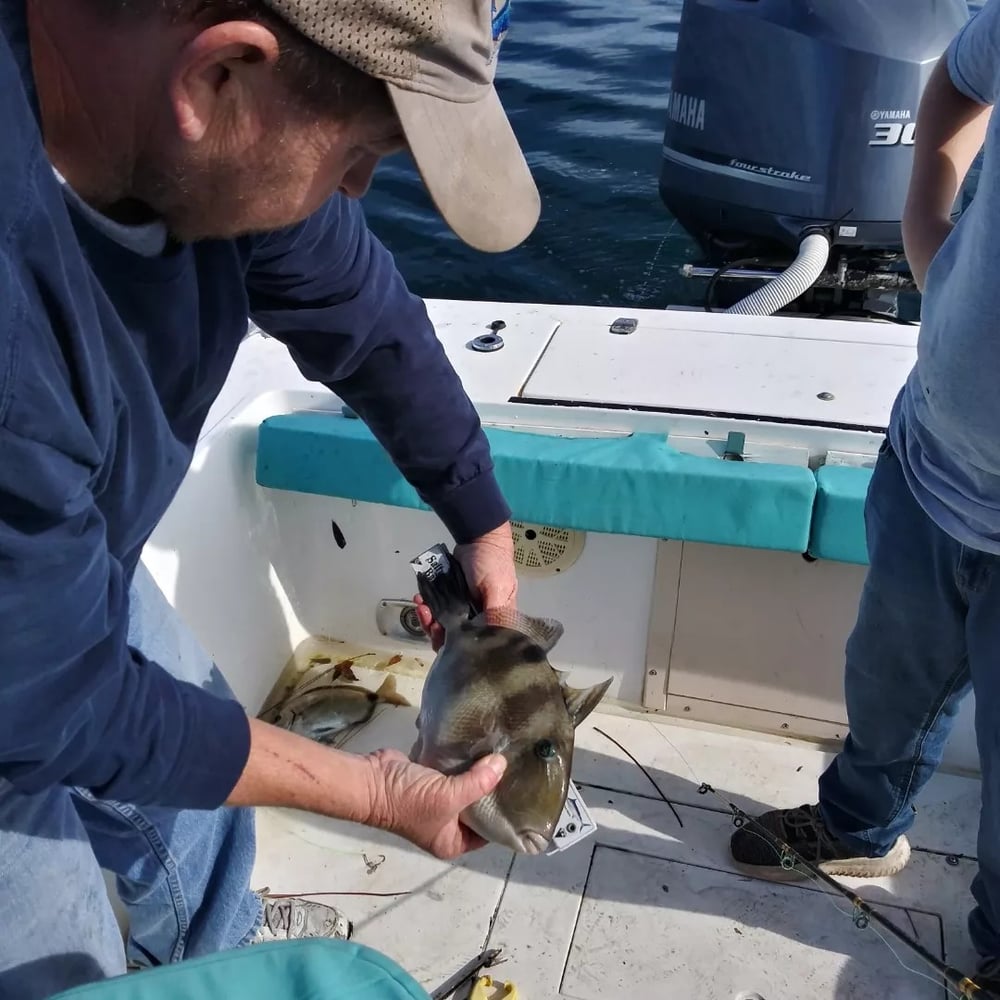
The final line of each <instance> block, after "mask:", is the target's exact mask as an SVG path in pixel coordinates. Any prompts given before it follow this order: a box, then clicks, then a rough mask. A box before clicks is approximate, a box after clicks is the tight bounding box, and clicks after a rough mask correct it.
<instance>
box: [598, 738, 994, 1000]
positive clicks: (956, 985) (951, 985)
mask: <svg viewBox="0 0 1000 1000" xmlns="http://www.w3.org/2000/svg"><path fill="white" fill-rule="evenodd" d="M592 728H593V730H594V732H595V733H599V734H600V735H601V736H603V737H604V738H605V739H606V740H608V741H609V742H611V743H613V744H614V745H615V746H616V747H618V749H619V750H621V751H622V753H624V754H625V755H626V756H627V757H628V758H629V759H630V760H631V761H632V762H633V763H635V764H636V765H637V766H638V767H639V769H640V770H641V771H642V773H643V774H644V775H645V776H646V778H647V779H648V781H649V783H650V784H651V785H652V786H653V788H655V789H656V793H657V795H659V796H660V798H661V799H662V800H663V802H664V803H666V804H668V805H670V803H669V800H668V799H667V796H666V795H665V794H664V792H663V789H661V788H660V786H659V785H658V784H657V783H656V781H654V780H653V777H652V775H651V774H650V773H649V771H647V770H646V768H645V767H643V765H642V764H640V763H639V761H638V760H636V758H635V757H634V756H633V755H632V754H631V753H630V752H629V751H628V750H627V749H626V748H625V747H624V746H622V745H621V743H619V742H618V740H616V739H615V738H614V737H613V736H610V735H609V734H608V733H606V732H604V731H603V730H602V729H598V728H597V727H596V726H594V727H592ZM657 731H658V732H659V733H660V735H661V736H662V737H663V739H664V740H666V742H667V743H668V744H669V745H670V747H671V748H672V749H673V751H674V752H675V753H676V754H677V756H678V757H680V759H681V760H682V761H683V762H684V766H685V767H686V768H687V769H688V772H689V773H690V776H691V778H692V779H693V781H694V783H695V784H696V785H697V786H698V793H699V794H700V795H707V794H709V793H710V794H712V795H714V796H715V797H716V798H717V799H718V800H719V801H720V802H721V803H722V804H723V805H724V806H725V807H726V809H727V811H728V812H730V813H732V816H733V825H734V826H736V827H737V828H746V829H747V830H748V832H750V833H752V834H753V835H754V836H756V837H759V838H760V839H761V840H763V841H764V842H765V843H766V844H768V846H769V847H771V848H772V850H774V851H775V852H776V853H777V854H778V857H779V858H780V859H781V867H782V868H783V869H784V870H785V871H792V870H796V871H798V872H799V873H801V874H802V875H803V876H804V877H805V878H806V879H807V880H808V881H810V882H812V883H814V884H815V885H816V887H817V888H818V889H819V891H820V894H821V895H822V896H824V897H825V898H826V899H827V900H828V901H829V902H830V904H831V905H832V906H833V908H834V909H835V910H836V911H837V912H838V913H839V914H841V915H842V916H845V917H847V918H848V919H849V920H850V921H851V922H852V923H853V924H854V926H855V927H856V928H857V929H858V930H866V929H870V930H873V931H874V932H875V935H876V936H877V937H878V938H879V940H880V941H881V942H882V943H883V944H884V945H885V946H886V947H887V948H888V949H889V953H890V954H891V955H892V956H893V958H895V959H896V961H897V962H898V963H899V965H900V967H901V968H902V969H904V970H905V971H906V972H909V973H912V974H913V975H916V976H920V977H921V978H923V979H926V980H928V981H929V982H932V983H934V984H935V986H941V985H944V988H945V993H946V994H947V995H948V997H954V998H956V1000H969V998H972V997H978V998H980V1000H986V998H989V997H991V996H993V994H991V993H988V992H986V991H985V990H984V989H983V988H982V987H981V986H979V985H978V984H977V983H976V982H975V981H974V980H973V979H971V978H970V977H969V976H967V975H965V974H964V973H962V972H961V971H959V970H958V969H955V968H953V967H952V966H949V965H946V964H945V963H944V962H942V961H941V960H940V959H938V958H936V957H935V956H934V955H932V954H931V953H930V952H929V951H927V949H926V948H924V947H923V945H921V944H920V943H919V942H918V941H915V940H914V939H913V938H911V937H910V936H909V935H908V934H907V933H906V932H905V931H903V930H901V929H900V928H898V927H897V926H896V925H895V924H893V923H892V922H891V921H890V920H888V919H887V918H885V917H883V916H882V915H881V914H880V913H879V912H878V911H877V910H875V909H874V907H872V906H871V904H869V903H868V902H867V901H865V900H864V899H863V898H862V897H861V896H860V895H858V894H856V893H854V892H852V891H851V890H850V889H848V888H846V887H845V886H843V885H841V884H840V883H839V882H837V881H836V880H835V879H834V878H832V877H831V876H830V875H827V874H826V872H824V871H822V869H820V868H818V867H817V866H816V865H814V864H813V863H812V862H811V861H809V860H807V859H806V858H804V857H803V856H802V855H801V854H799V853H798V852H797V851H795V850H794V849H793V848H791V847H790V846H789V845H788V844H786V843H784V842H783V841H782V840H780V839H779V838H778V837H777V836H775V835H774V834H773V833H771V831H770V830H768V829H767V827H765V826H763V825H762V824H761V823H759V822H758V821H757V820H756V819H755V818H754V817H752V816H749V815H748V814H747V813H745V812H744V811H743V810H742V809H740V808H739V807H738V806H736V805H735V804H734V803H732V802H729V801H727V800H726V798H725V797H724V796H723V795H722V794H721V793H719V792H718V791H716V790H715V789H714V788H713V787H712V786H711V785H710V784H708V782H705V781H702V780H701V779H700V778H699V777H698V775H697V773H696V772H695V769H694V768H693V767H692V766H691V763H690V761H688V759H687V758H686V757H685V756H684V754H683V753H682V752H681V750H680V749H679V748H678V747H677V746H676V745H675V744H674V742H673V741H672V740H671V739H670V738H669V737H668V736H667V735H666V734H665V733H664V732H663V731H662V729H661V728H660V727H657ZM674 815H675V816H676V815H677V813H676V810H674ZM681 825H682V826H683V824H681ZM694 849H695V850H696V851H697V848H694ZM698 853H700V852H698ZM824 885H826V886H829V887H830V888H832V889H833V890H835V891H836V892H837V893H838V894H840V895H841V896H844V897H845V898H846V899H848V900H849V901H850V902H851V904H852V906H853V910H852V911H851V912H848V911H847V910H845V909H842V908H841V907H840V906H838V905H837V901H836V897H835V896H833V895H831V894H830V893H829V892H824V891H823V889H822V886H824ZM877 925H878V926H881V927H882V928H884V929H885V930H887V931H888V932H889V933H890V934H892V936H893V937H895V938H897V940H899V941H901V942H902V943H903V944H905V945H906V946H907V947H908V948H909V949H910V950H911V951H912V952H913V953H914V954H915V955H916V956H917V957H918V958H920V959H921V960H922V961H923V962H924V963H925V964H926V965H928V966H930V968H932V969H933V970H934V971H935V972H937V973H938V975H939V976H941V978H942V979H943V981H944V982H943V984H942V982H941V980H938V979H935V978H933V977H931V976H929V975H927V974H926V973H924V972H921V971H920V970H918V969H913V968H911V967H910V966H908V965H907V964H906V963H905V962H903V960H902V959H901V958H900V957H899V955H898V954H897V953H896V950H895V949H894V948H893V947H892V946H891V945H890V944H889V942H888V940H887V939H886V938H885V936H884V935H883V934H882V933H881V932H880V931H879V929H878V926H877Z"/></svg>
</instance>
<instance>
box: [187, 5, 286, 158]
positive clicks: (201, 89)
mask: <svg viewBox="0 0 1000 1000" xmlns="http://www.w3.org/2000/svg"><path fill="white" fill-rule="evenodd" d="M279 55H280V46H279V44H278V39H277V37H276V36H275V34H274V32H272V31H270V30H269V29H268V28H266V27H265V26H264V25H262V24H258V23H257V22H255V21H224V22H223V23H221V24H216V25H213V26H212V27H210V28H206V29H205V30H204V31H201V32H199V33H198V34H197V35H196V36H195V37H194V38H192V39H191V41H190V42H188V44H187V45H186V46H185V47H184V48H183V49H182V50H181V52H180V54H179V55H178V57H177V60H176V63H175V66H174V70H173V73H172V74H171V77H170V101H171V104H172V105H173V109H174V116H175V118H176V121H177V127H178V129H179V131H180V134H181V137H182V138H183V139H184V140H186V141H187V142H199V141H200V140H201V139H202V138H203V137H204V136H205V133H206V132H207V131H208V129H209V127H210V125H211V122H212V120H213V118H215V117H216V115H218V113H219V110H220V108H221V107H222V106H223V105H224V103H227V102H229V101H230V100H232V99H237V100H239V99H241V98H242V99H244V100H246V99H247V98H248V97H249V95H250V93H251V91H252V89H253V88H252V84H253V77H252V75H253V74H254V73H259V72H260V71H261V70H265V71H266V72H269V73H270V72H271V71H272V70H273V69H274V67H275V65H276V64H277V62H278V57H279Z"/></svg>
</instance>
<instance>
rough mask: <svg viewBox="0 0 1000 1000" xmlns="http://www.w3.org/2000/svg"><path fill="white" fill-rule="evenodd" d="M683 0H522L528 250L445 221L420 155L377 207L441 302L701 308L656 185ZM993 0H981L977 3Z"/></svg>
mask: <svg viewBox="0 0 1000 1000" xmlns="http://www.w3.org/2000/svg"><path fill="white" fill-rule="evenodd" d="M682 5H683V4H682V0H618V2H612V0H513V5H512V11H513V15H512V23H511V30H510V33H509V34H508V37H507V40H506V41H505V42H504V44H503V48H502V52H501V57H500V63H499V71H498V75H497V89H498V91H499V93H500V97H501V100H502V101H503V103H504V107H505V108H506V109H507V113H508V116H509V117H510V120H511V124H512V126H513V128H514V131H515V133H516V134H517V136H518V139H519V141H520V143H521V146H522V148H523V149H524V152H525V156H526V158H527V160H528V163H529V165H530V166H531V169H532V173H533V174H534V176H535V180H536V183H537V184H538V187H539V190H540V191H541V194H542V203H543V204H542V217H541V220H540V222H539V224H538V227H537V228H536V230H535V232H534V233H533V234H532V235H531V236H530V237H529V238H528V240H526V241H525V243H524V244H522V245H521V246H520V247H517V248H516V249H514V250H512V251H510V252H508V253H505V254H482V253H479V252H477V251H475V250H472V249H470V248H468V247H465V246H464V245H463V244H462V243H460V242H459V241H458V239H457V238H456V237H455V236H453V235H452V233H451V232H450V230H449V229H448V228H447V227H446V226H445V225H444V223H443V222H442V221H441V220H440V217H439V216H438V215H437V213H436V211H435V209H434V207H433V204H432V203H431V201H430V199H429V197H428V196H427V194H426V192H425V190H424V188H423V185H422V183H421V181H420V178H419V175H418V174H417V172H416V169H415V168H414V167H413V164H412V161H411V160H410V159H409V157H407V156H405V155H403V156H399V157H393V158H392V159H390V160H388V161H386V162H385V163H384V164H383V165H382V166H381V167H380V169H379V171H378V172H377V174H376V176H375V180H374V183H373V186H372V189H371V191H370V192H369V194H368V195H367V196H366V198H365V210H366V213H367V216H368V219H369V223H370V225H371V227H372V229H373V230H374V232H375V233H376V234H377V235H378V236H379V237H380V238H381V239H382V240H383V242H385V243H386V244H387V245H388V246H389V248H390V249H391V250H392V251H393V253H394V254H395V256H396V260H397V262H398V264H399V267H400V269H401V270H402V272H403V274H404V276H405V277H406V279H407V281H408V282H409V284H410V286H411V287H412V288H413V290H414V291H416V292H417V293H418V294H420V295H424V296H427V297H434V298H457V299H472V298H489V299H495V300H498V301H504V302H509V301H529V302H551V303H557V304H558V303H576V304H581V305H631V306H634V307H645V308H653V309H656V308H664V307H666V306H667V305H668V304H670V303H688V304H700V302H701V301H702V298H703V295H704V285H703V283H702V282H700V281H692V280H687V279H684V278H682V277H680V275H679V274H678V268H679V267H680V266H681V265H682V264H683V263H684V262H685V261H687V260H693V259H696V257H697V251H696V249H695V247H694V245H693V243H692V242H691V241H690V240H689V238H688V237H687V235H686V234H685V233H684V232H683V230H681V229H680V227H679V226H677V225H676V224H675V223H674V221H673V219H672V218H671V217H670V215H669V214H668V213H667V210H666V208H665V206H664V205H663V203H662V202H661V200H660V196H659V193H658V191H657V182H658V178H659V170H660V155H661V154H660V149H661V145H662V140H663V128H664V125H665V122H666V111H667V99H668V95H669V91H670V77H671V70H672V67H673V60H674V52H675V49H676V45H677V29H678V25H679V23H680V15H681V8H682ZM980 6H981V3H980V2H973V3H971V4H970V9H972V10H976V9H977V8H978V7H980Z"/></svg>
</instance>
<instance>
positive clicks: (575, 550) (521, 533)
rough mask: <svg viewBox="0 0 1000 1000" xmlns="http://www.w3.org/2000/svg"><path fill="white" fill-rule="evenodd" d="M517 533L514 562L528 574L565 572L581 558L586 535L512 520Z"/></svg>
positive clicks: (515, 536) (544, 574) (512, 526)
mask: <svg viewBox="0 0 1000 1000" xmlns="http://www.w3.org/2000/svg"><path fill="white" fill-rule="evenodd" d="M511 528H512V529H513V533H514V562H515V563H516V565H517V567H518V570H519V571H520V572H521V573H524V574H525V575H526V576H550V575H552V574H554V573H565V572H566V570H568V569H569V568H570V566H572V565H573V563H575V562H576V561H577V559H579V558H580V553H581V552H583V542H584V539H585V538H586V535H585V534H584V532H582V531H567V530H565V529H564V528H550V527H548V526H546V525H542V524H525V523H524V522H523V521H513V522H511Z"/></svg>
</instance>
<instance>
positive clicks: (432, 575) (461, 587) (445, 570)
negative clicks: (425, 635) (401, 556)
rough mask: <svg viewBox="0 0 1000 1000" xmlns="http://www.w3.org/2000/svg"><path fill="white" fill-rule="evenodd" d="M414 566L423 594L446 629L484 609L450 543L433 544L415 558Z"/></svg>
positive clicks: (418, 584)
mask: <svg viewBox="0 0 1000 1000" xmlns="http://www.w3.org/2000/svg"><path fill="white" fill-rule="evenodd" d="M410 565H411V566H412V567H413V572H414V573H416V575H417V589H418V590H419V592H420V596H421V597H422V598H423V599H424V601H425V602H426V604H427V606H428V607H429V608H430V610H431V614H432V615H434V619H435V621H438V622H440V623H441V624H442V625H443V626H444V627H445V629H447V628H448V626H449V625H451V624H457V623H458V622H461V621H466V620H468V619H470V618H474V617H475V616H476V615H477V614H479V610H480V609H479V608H478V607H477V606H476V601H475V599H474V598H473V596H472V593H471V591H470V590H469V585H468V583H467V582H466V579H465V573H463V572H462V567H461V566H460V565H459V562H458V560H457V559H456V558H455V557H454V556H453V555H452V554H451V553H450V552H449V551H448V547H447V546H446V545H443V544H439V545H435V546H433V548H430V549H428V550H427V551H426V552H423V553H421V554H420V555H419V556H417V557H416V559H413V560H411V562H410Z"/></svg>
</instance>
